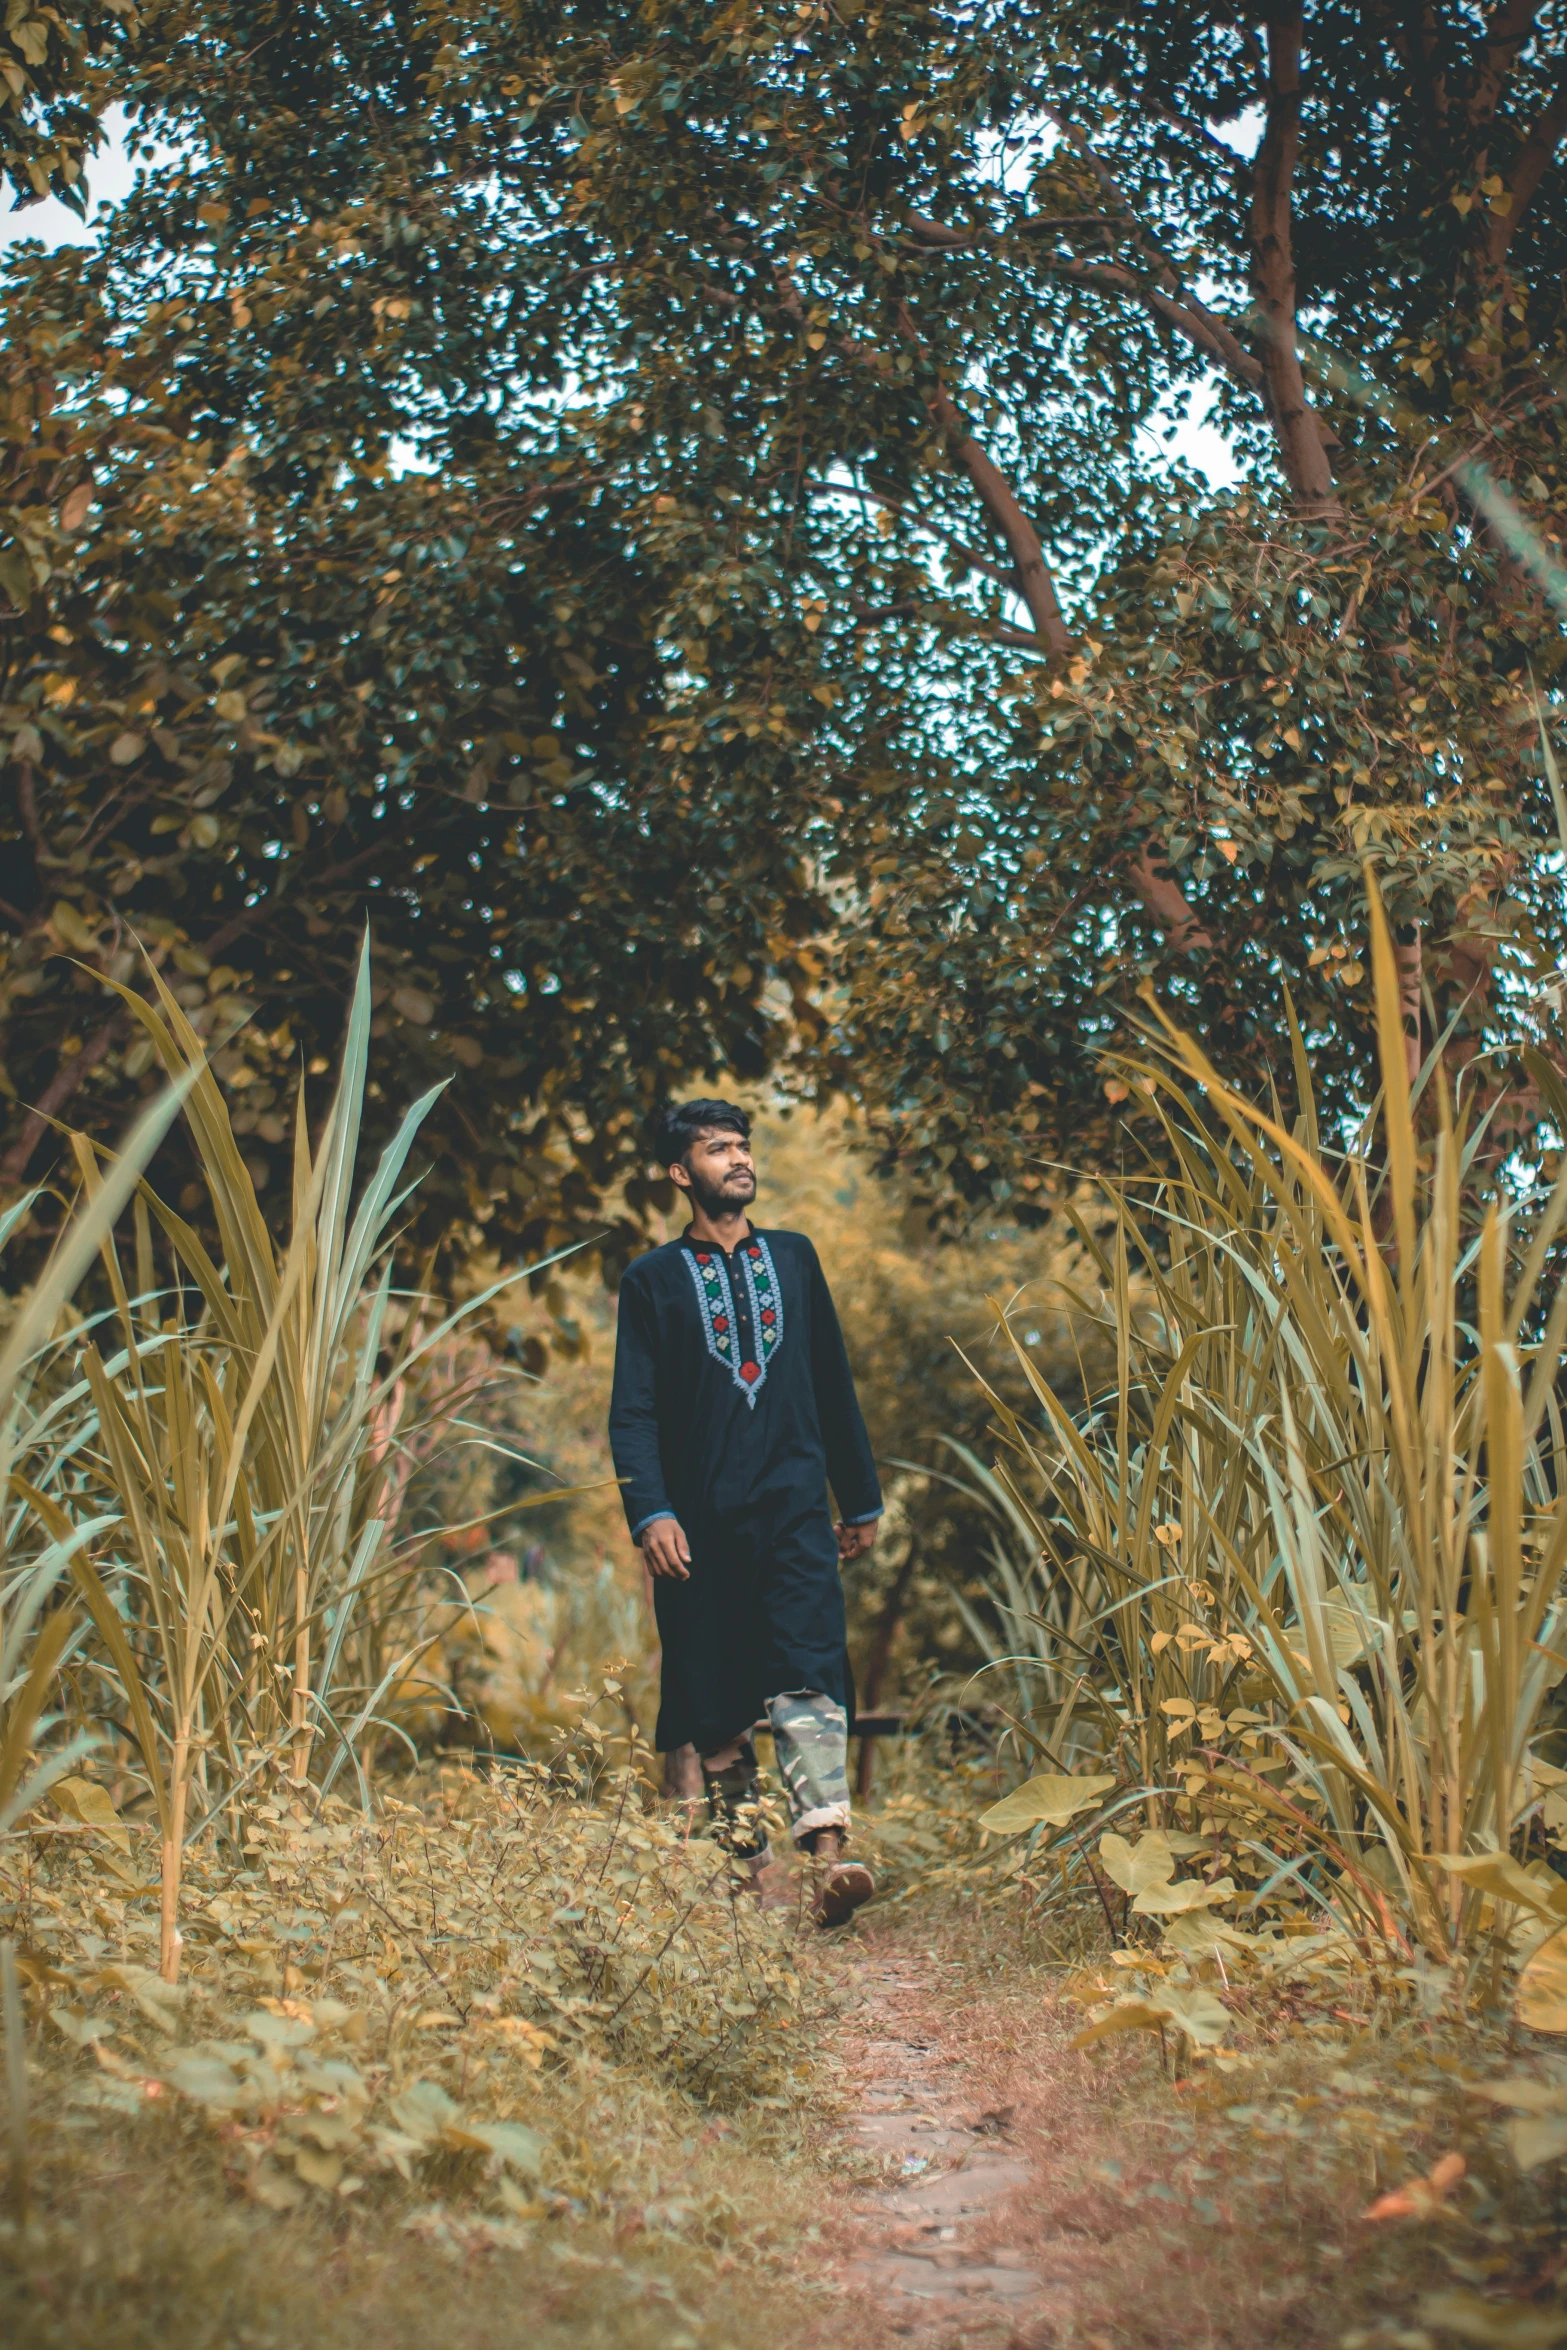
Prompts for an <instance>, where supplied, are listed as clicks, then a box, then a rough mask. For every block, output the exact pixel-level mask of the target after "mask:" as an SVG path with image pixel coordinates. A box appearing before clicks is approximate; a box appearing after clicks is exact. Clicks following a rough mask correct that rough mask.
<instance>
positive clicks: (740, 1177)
mask: <svg viewBox="0 0 1567 2350" xmlns="http://www.w3.org/2000/svg"><path fill="white" fill-rule="evenodd" d="M686 1172H687V1174H688V1175H689V1176H690V1178H691V1199H692V1203H693V1205H694V1206H696V1207H699V1208H700V1209H701V1211H702V1213H703V1215H704V1216H713V1217H718V1216H732V1215H733V1214H734V1212H735V1210H736V1209H737V1208H744V1207H748V1206H749V1205H750V1203H751V1201H752V1200H754V1199H755V1197H756V1177H755V1176H754V1175H753V1174H752V1173H751V1171H750V1169H749V1168H740V1167H737V1168H736V1169H735V1171H734V1173H733V1174H732V1175H726V1176H725V1178H724V1180H723V1182H722V1183H709V1182H708V1181H707V1179H706V1177H705V1176H702V1175H699V1174H698V1173H697V1171H696V1169H695V1168H694V1167H688V1168H687V1169H686Z"/></svg>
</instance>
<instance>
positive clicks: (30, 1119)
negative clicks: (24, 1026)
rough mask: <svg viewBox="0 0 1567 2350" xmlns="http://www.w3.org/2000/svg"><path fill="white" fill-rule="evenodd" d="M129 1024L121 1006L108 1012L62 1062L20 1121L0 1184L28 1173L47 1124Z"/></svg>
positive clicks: (2, 1164) (1, 1169)
mask: <svg viewBox="0 0 1567 2350" xmlns="http://www.w3.org/2000/svg"><path fill="white" fill-rule="evenodd" d="M128 1022H129V1014H128V1013H127V1012H126V1011H125V1009H124V1007H123V1006H122V1007H121V1008H120V1009H119V1010H118V1011H116V1012H111V1013H110V1015H109V1017H108V1019H107V1020H105V1022H104V1024H103V1026H102V1027H101V1028H100V1029H99V1030H98V1031H97V1033H96V1034H95V1035H93V1036H90V1037H89V1038H88V1040H87V1042H86V1043H85V1044H84V1045H83V1047H82V1049H81V1051H80V1052H79V1053H73V1054H72V1055H71V1058H70V1059H69V1060H68V1061H62V1062H61V1063H60V1066H59V1067H58V1069H56V1071H55V1073H54V1075H53V1076H52V1077H51V1078H50V1080H49V1082H48V1084H47V1085H46V1086H45V1087H44V1089H43V1092H42V1093H41V1094H40V1095H39V1096H38V1099H37V1101H36V1102H35V1103H34V1104H33V1107H32V1108H31V1109H30V1110H29V1111H28V1113H27V1115H26V1117H25V1118H24V1119H23V1120H22V1127H21V1132H20V1133H19V1134H18V1135H17V1138H16V1140H15V1142H13V1143H12V1145H11V1147H10V1149H9V1150H8V1151H7V1152H6V1154H5V1157H4V1159H3V1160H0V1180H3V1181H4V1182H6V1183H20V1182H21V1180H22V1178H23V1176H24V1175H25V1174H26V1173H27V1163H28V1161H29V1159H31V1157H32V1155H33V1153H34V1151H35V1150H36V1149H37V1148H38V1145H39V1143H40V1142H42V1140H43V1138H44V1136H45V1134H46V1133H47V1132H48V1130H49V1125H50V1121H51V1120H52V1119H54V1118H56V1117H57V1116H58V1115H59V1113H60V1111H61V1110H63V1109H64V1107H65V1105H66V1103H67V1102H68V1101H69V1100H70V1098H71V1096H72V1094H73V1093H75V1091H76V1089H77V1087H78V1086H79V1085H80V1084H81V1082H82V1079H83V1078H84V1077H86V1076H88V1075H89V1074H90V1072H91V1071H92V1070H94V1069H96V1068H97V1066H98V1064H99V1062H100V1061H102V1060H103V1059H104V1058H105V1057H106V1056H107V1054H108V1051H109V1047H110V1046H111V1045H112V1044H113V1043H114V1041H115V1039H116V1038H117V1037H118V1036H120V1035H121V1034H122V1033H123V1032H124V1030H125V1028H126V1026H127V1025H128Z"/></svg>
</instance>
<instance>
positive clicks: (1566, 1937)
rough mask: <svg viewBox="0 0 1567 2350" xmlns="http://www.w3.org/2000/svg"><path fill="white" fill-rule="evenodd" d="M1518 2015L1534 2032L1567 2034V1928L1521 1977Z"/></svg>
mask: <svg viewBox="0 0 1567 2350" xmlns="http://www.w3.org/2000/svg"><path fill="white" fill-rule="evenodd" d="M1516 2013H1517V2016H1518V2021H1519V2022H1520V2023H1521V2024H1523V2025H1524V2026H1525V2027H1526V2028H1527V2029H1528V2030H1529V2031H1531V2032H1567V1926H1564V1927H1562V1928H1561V1929H1560V1930H1559V1931H1558V1932H1557V1933H1554V1934H1553V1935H1552V1936H1551V1937H1550V1940H1549V1941H1548V1942H1543V1943H1542V1944H1541V1945H1540V1948H1539V1949H1538V1950H1537V1951H1536V1952H1535V1953H1534V1956H1533V1957H1532V1958H1531V1959H1530V1960H1529V1961H1528V1964H1527V1965H1526V1966H1525V1967H1524V1968H1523V1970H1522V1972H1521V1973H1520V1975H1519V1977H1518V1995H1517V2004H1516Z"/></svg>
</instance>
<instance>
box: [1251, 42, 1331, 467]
mask: <svg viewBox="0 0 1567 2350" xmlns="http://www.w3.org/2000/svg"><path fill="white" fill-rule="evenodd" d="M1267 32H1268V88H1267V119H1266V127H1265V128H1264V131H1263V136H1262V144H1261V145H1260V147H1259V148H1258V150H1257V160H1256V164H1255V166H1254V170H1253V194H1252V206H1251V237H1252V272H1251V278H1252V291H1253V293H1254V295H1255V297H1256V302H1257V312H1258V318H1259V322H1260V324H1261V327H1262V368H1263V377H1264V381H1265V385H1266V390H1267V398H1268V405H1269V408H1270V410H1271V412H1272V417H1273V430H1274V435H1275V437H1276V439H1277V441H1278V446H1279V456H1280V460H1281V462H1282V464H1283V467H1284V472H1285V476H1286V478H1287V480H1288V481H1289V484H1290V487H1291V489H1292V490H1293V491H1294V493H1295V496H1296V498H1297V500H1298V501H1299V503H1300V504H1301V505H1302V506H1303V507H1305V508H1306V509H1307V511H1308V512H1317V513H1321V514H1336V513H1337V512H1338V500H1337V499H1336V497H1335V496H1334V493H1333V469H1332V467H1331V465H1330V464H1329V462H1328V448H1327V439H1326V435H1325V433H1324V430H1323V427H1322V423H1321V420H1320V418H1319V417H1318V416H1317V414H1316V412H1315V410H1314V409H1313V408H1312V406H1311V403H1310V401H1309V400H1308V399H1307V397H1306V379H1305V376H1304V374H1303V372H1302V369H1301V364H1300V350H1299V345H1298V342H1297V339H1296V318H1295V261H1294V255H1293V252H1292V250H1291V243H1290V212H1291V202H1292V191H1293V186H1294V178H1295V162H1296V157H1297V155H1298V153H1299V149H1300V50H1301V10H1300V7H1299V5H1297V6H1296V8H1295V10H1294V13H1293V14H1292V15H1289V16H1279V17H1276V18H1274V19H1273V20H1272V21H1271V22H1270V23H1269V25H1268V28H1267Z"/></svg>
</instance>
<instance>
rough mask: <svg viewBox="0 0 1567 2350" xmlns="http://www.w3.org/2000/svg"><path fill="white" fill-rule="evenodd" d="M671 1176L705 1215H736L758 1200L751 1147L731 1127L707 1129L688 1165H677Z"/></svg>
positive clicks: (688, 1154) (699, 1135)
mask: <svg viewBox="0 0 1567 2350" xmlns="http://www.w3.org/2000/svg"><path fill="white" fill-rule="evenodd" d="M669 1172H670V1174H671V1175H672V1176H673V1177H674V1179H675V1181H676V1182H677V1183H678V1184H679V1186H680V1188H681V1190H682V1191H688V1192H689V1193H690V1194H691V1197H692V1199H693V1200H694V1201H695V1202H696V1204H697V1206H698V1207H699V1208H700V1209H701V1210H702V1212H703V1214H704V1215H708V1216H723V1215H733V1214H734V1212H735V1210H736V1209H737V1208H745V1207H749V1206H750V1204H751V1202H752V1200H754V1199H755V1197H756V1161H755V1160H754V1159H753V1158H752V1156H751V1146H750V1144H749V1143H748V1142H746V1141H744V1140H743V1139H742V1137H741V1136H740V1135H738V1134H736V1133H734V1132H733V1131H732V1130H731V1129H730V1128H728V1127H712V1126H704V1127H703V1128H702V1131H701V1133H700V1134H698V1136H697V1138H696V1140H695V1141H694V1142H693V1143H692V1145H691V1148H690V1150H689V1151H688V1152H687V1153H686V1163H685V1165H684V1166H682V1165H680V1164H679V1163H678V1162H677V1163H676V1165H674V1166H673V1167H671V1168H670V1170H669Z"/></svg>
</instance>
